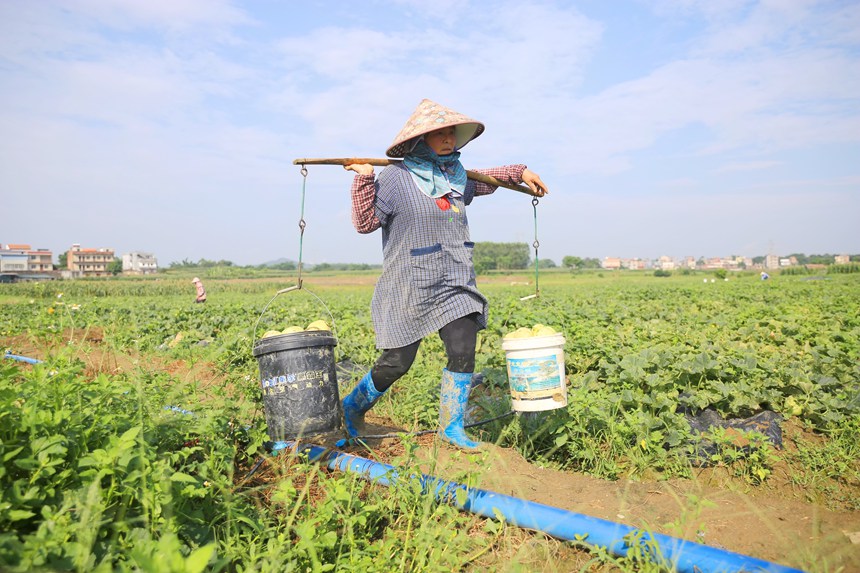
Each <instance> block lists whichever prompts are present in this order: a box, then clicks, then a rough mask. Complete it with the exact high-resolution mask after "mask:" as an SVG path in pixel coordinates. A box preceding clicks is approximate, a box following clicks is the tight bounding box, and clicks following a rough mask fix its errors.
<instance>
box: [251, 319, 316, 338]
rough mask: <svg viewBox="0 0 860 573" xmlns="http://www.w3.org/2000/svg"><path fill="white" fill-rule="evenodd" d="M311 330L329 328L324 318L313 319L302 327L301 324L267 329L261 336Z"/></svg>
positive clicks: (266, 336)
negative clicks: (280, 328) (281, 328)
mask: <svg viewBox="0 0 860 573" xmlns="http://www.w3.org/2000/svg"><path fill="white" fill-rule="evenodd" d="M313 330H331V328H329V327H328V324H327V323H326V321H324V320H315V321H313V322H312V323H310V324H309V325H308V326H307V328H302V327H301V326H288V327H286V328H285V329H283V330H267V331H266V333H265V334H264V335H263V338H269V337H270V336H277V335H279V334H290V333H292V332H310V331H313Z"/></svg>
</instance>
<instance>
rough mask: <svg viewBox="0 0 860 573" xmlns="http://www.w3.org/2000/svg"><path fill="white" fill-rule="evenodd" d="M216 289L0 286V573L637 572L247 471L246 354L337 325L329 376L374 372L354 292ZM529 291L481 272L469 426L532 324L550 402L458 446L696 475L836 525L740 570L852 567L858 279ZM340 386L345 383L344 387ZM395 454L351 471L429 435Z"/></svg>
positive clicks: (345, 478) (250, 433) (322, 485)
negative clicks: (768, 563)
mask: <svg viewBox="0 0 860 573" xmlns="http://www.w3.org/2000/svg"><path fill="white" fill-rule="evenodd" d="M212 273H213V275H214V276H212V277H209V278H208V279H207V278H206V277H204V280H205V282H206V285H207V290H208V293H209V300H208V302H207V303H206V304H202V305H195V304H193V289H192V288H191V287H190V281H189V278H188V277H185V276H170V275H168V276H166V277H165V276H164V275H162V276H160V277H159V278H157V279H155V278H151V279H150V278H147V279H128V278H122V279H112V280H82V281H58V282H50V283H33V284H14V285H2V286H0V346H2V347H3V349H4V351H8V352H11V353H12V354H15V355H19V356H27V357H33V358H38V359H40V360H43V362H42V363H39V364H34V365H31V364H28V363H26V362H22V361H17V360H11V359H6V360H3V361H2V362H0V402H2V404H0V416H2V424H0V452H2V456H3V463H2V466H0V570H9V571H39V570H45V571H54V570H63V571H65V570H72V571H177V572H179V571H187V572H195V571H204V570H206V571H241V572H246V571H287V570H297V571H306V570H309V571H327V570H360V571H394V570H402V571H446V572H447V571H452V570H484V569H487V568H491V569H497V570H508V571H520V570H521V571H534V570H546V571H555V570H565V571H567V570H585V571H611V570H622V571H639V570H648V567H651V566H650V565H648V566H646V565H645V564H643V563H641V562H637V561H636V556H635V555H631V556H630V557H625V558H619V557H613V556H610V555H608V554H606V553H605V552H602V551H592V552H590V553H589V552H587V551H583V550H581V549H580V548H578V547H575V546H574V544H569V543H568V544H563V543H559V542H557V541H554V540H552V539H549V538H545V537H543V536H540V535H537V536H536V535H535V534H532V533H526V532H523V531H521V530H518V529H516V528H513V527H510V526H507V525H505V524H504V523H499V522H497V521H494V520H485V519H482V518H478V517H476V516H473V515H469V514H466V513H462V512H460V511H458V510H457V509H455V508H454V507H451V506H450V505H446V504H443V503H438V502H435V501H434V500H433V499H432V497H429V496H426V495H423V494H422V491H421V488H420V486H418V485H417V484H416V483H413V482H410V481H409V480H401V481H400V482H398V483H397V484H395V485H394V486H393V487H392V488H390V489H389V488H381V487H378V486H374V485H372V484H368V483H367V482H365V481H363V480H360V479H357V478H356V477H354V476H352V475H348V474H340V473H333V472H329V471H328V470H325V469H324V468H320V467H319V466H317V465H315V464H313V463H308V462H307V461H306V460H303V459H302V458H301V457H291V456H287V455H281V456H274V457H272V456H268V454H267V453H266V451H265V444H266V442H267V441H268V437H267V435H266V424H265V419H264V416H263V413H262V402H261V398H260V392H259V385H258V371H257V364H256V361H255V360H254V358H253V356H252V353H251V348H252V343H253V340H254V339H255V337H259V336H260V335H261V334H262V333H263V332H265V331H266V330H269V329H271V328H277V329H283V328H284V327H286V326H288V325H293V324H297V325H305V324H307V323H309V322H311V321H313V320H318V319H323V320H326V321H327V322H329V323H330V324H333V325H334V330H335V335H336V337H337V339H338V345H337V348H336V358H337V360H338V362H339V364H340V366H341V371H342V372H346V371H351V372H354V373H355V374H356V375H360V374H361V373H363V371H366V369H367V368H368V367H369V366H370V365H371V364H372V363H373V361H374V359H375V358H376V356H377V350H376V349H375V347H374V342H373V332H372V327H371V321H370V311H369V307H370V297H371V294H372V282H373V276H372V275H361V274H356V275H352V274H341V275H333V276H327V277H326V276H320V277H314V276H312V277H311V278H306V279H305V283H304V286H305V287H306V288H305V289H304V290H301V291H292V292H288V293H285V294H283V295H280V296H278V297H276V298H275V299H274V300H272V297H273V295H274V293H275V292H276V291H277V290H278V289H280V288H283V287H285V286H289V285H291V284H293V283H292V279H291V278H290V277H284V278H271V279H260V278H257V279H241V278H230V279H226V278H224V279H219V278H218V276H217V269H213V270H212ZM530 278H533V277H527V276H519V277H518V276H510V277H508V276H498V275H497V276H493V277H483V278H479V286H480V287H481V289H482V290H483V291H484V292H485V294H486V295H487V296H488V298H489V299H490V301H491V308H490V323H489V326H488V328H487V329H486V330H485V331H482V332H481V333H480V337H479V347H478V357H477V365H476V371H478V372H481V373H483V375H484V384H483V385H482V386H480V387H479V388H477V389H476V390H475V392H473V396H472V403H473V404H474V405H475V406H476V407H475V409H474V410H473V412H472V415H473V417H476V418H478V419H485V418H491V417H494V416H498V415H501V414H505V413H506V412H508V411H509V410H510V400H509V398H510V397H509V394H508V386H507V376H506V369H505V368H506V358H505V352H504V351H503V350H502V347H501V340H502V336H503V335H504V334H505V333H507V332H510V331H512V330H514V329H516V328H517V327H520V326H531V325H533V324H536V323H541V324H546V325H549V326H552V327H553V328H555V329H556V330H558V331H559V332H562V333H563V334H564V336H565V339H566V345H565V363H566V364H565V366H566V370H567V374H568V381H569V387H568V406H567V407H566V408H564V409H560V410H554V411H551V412H547V413H542V414H539V415H529V416H519V415H517V416H507V417H503V418H501V419H500V420H498V421H495V422H492V423H490V424H486V425H483V426H481V427H480V429H476V430H474V431H473V435H476V436H480V437H481V439H482V440H484V441H487V442H492V443H495V444H496V445H497V446H498V449H500V450H503V451H507V452H511V453H515V454H516V455H518V456H521V457H522V458H523V459H525V460H528V462H530V463H531V464H533V465H534V467H541V468H547V469H551V470H553V471H556V472H561V474H559V475H562V474H571V475H573V474H576V475H579V476H583V475H584V476H590V477H591V478H594V479H599V480H601V481H603V482H612V483H614V482H616V481H617V482H619V483H621V482H622V481H623V482H625V483H628V482H630V481H631V480H632V481H633V482H642V483H660V482H669V481H672V482H673V483H675V482H679V483H680V482H686V483H700V482H701V481H702V480H703V479H705V476H707V479H708V480H709V483H717V482H718V483H719V484H720V485H721V487H725V488H727V489H731V490H732V491H738V490H741V491H743V492H744V493H745V494H748V495H749V496H750V499H751V500H752V501H751V502H750V503H752V504H755V503H756V502H755V500H756V499H757V496H764V495H768V494H774V495H775V496H777V497H780V498H786V499H791V500H792V501H793V502H797V503H803V504H807V505H808V506H810V507H815V508H821V509H820V511H821V512H833V514H834V515H837V514H838V516H839V518H840V520H841V521H840V527H841V528H842V529H844V528H846V527H847V528H848V531H845V532H844V533H845V534H844V535H842V534H839V535H837V538H838V539H829V540H827V541H826V542H825V541H824V540H823V539H819V540H817V541H815V542H810V543H809V546H801V547H798V548H797V551H795V552H794V553H792V554H790V555H789V554H786V555H780V554H774V553H772V552H770V553H769V552H768V551H767V550H765V549H762V550H761V554H760V555H758V556H759V557H761V558H766V559H775V560H777V561H779V562H781V563H785V564H788V565H792V566H795V567H801V568H804V569H806V570H809V571H839V570H840V567H843V568H844V569H842V570H845V571H848V570H851V568H852V567H858V568H860V558H858V557H857V553H858V547H860V546H858V545H856V544H853V545H852V541H851V539H852V538H851V536H850V535H849V534H852V533H854V532H860V461H858V459H859V458H860V296H858V295H860V275H855V274H846V275H833V276H827V277H802V276H777V277H774V278H772V279H771V280H769V281H760V280H758V277H757V275H754V274H748V275H730V276H729V279H728V280H725V281H723V280H716V281H714V280H711V279H712V278H713V276H712V275H706V274H691V275H687V276H673V277H668V278H658V277H654V276H651V275H646V274H636V273H594V274H569V273H566V272H565V273H544V275H543V276H542V277H541V293H540V294H541V296H540V297H538V298H533V299H530V300H520V297H523V296H524V295H528V294H530V293H531V292H533V289H534V287H533V285H524V284H522V283H524V282H525V281H528V280H529V279H530ZM530 289H532V290H530ZM267 304H268V306H267ZM444 364H445V360H444V347H443V345H442V343H441V341H440V340H439V339H438V337H436V336H432V337H429V338H427V339H426V340H425V341H424V342H423V343H422V346H421V349H420V351H419V355H418V357H417V359H416V361H415V364H414V366H413V368H412V370H410V372H409V373H408V374H407V375H406V376H405V377H404V378H403V379H402V380H400V381H399V382H398V383H397V385H396V386H395V388H394V390H393V391H392V392H390V393H389V394H388V395H386V397H385V398H384V399H383V400H382V401H381V402H380V404H379V405H378V406H377V408H375V409H374V414H375V415H376V416H377V417H378V418H377V419H378V420H381V421H384V423H385V424H387V425H390V426H393V427H397V428H400V429H403V430H405V431H413V430H422V429H428V428H434V427H435V425H436V422H437V417H438V391H439V390H438V385H439V376H440V371H441V368H442V367H443V366H444ZM355 381H356V378H355V377H350V376H342V377H341V379H340V380H339V382H340V385H341V392H344V391H348V389H349V388H350V387H351V385H352V384H354V383H355ZM703 411H707V412H711V414H712V415H713V416H715V417H717V418H720V419H741V418H748V417H750V416H753V415H755V414H757V413H761V412H773V413H775V414H778V415H779V418H775V419H776V420H777V421H778V423H779V424H780V426H781V428H782V430H783V432H782V436H781V437H782V441H783V443H782V445H781V447H778V445H777V444H776V443H775V442H774V440H773V436H772V435H770V434H768V433H767V432H764V431H761V432H752V433H743V434H739V433H738V432H737V431H731V430H730V429H726V428H714V429H713V430H712V431H710V432H708V433H706V434H700V433H698V432H697V431H695V429H694V428H693V427H692V426H691V423H690V420H691V416H692V415H693V414H698V413H701V412H703ZM396 442H397V446H396V447H390V446H385V447H384V448H381V449H380V450H379V451H376V452H374V451H371V452H364V453H361V455H369V456H371V457H372V456H374V455H375V456H377V457H379V458H380V459H384V461H386V462H388V463H392V464H394V465H396V466H398V467H404V468H406V469H407V470H408V469H410V468H418V467H419V466H420V467H421V469H422V471H426V470H427V467H426V461H427V456H428V452H429V455H431V456H432V455H434V453H433V452H434V451H435V448H436V446H435V445H433V444H432V440H431V442H430V443H428V441H427V440H416V439H413V438H408V437H407V438H404V439H403V440H396ZM449 454H450V452H449ZM454 457H457V456H456V455H455V456H454ZM262 458H266V460H265V462H266V463H264V464H263V465H262V466H260V468H259V470H257V471H255V472H253V473H252V472H251V471H250V470H251V468H252V467H253V466H254V464H255V462H258V461H260V460H261V459H262ZM458 460H459V464H460V465H459V468H460V471H461V472H462V473H461V474H460V475H458V476H457V477H458V478H459V479H460V481H463V482H466V483H477V484H480V483H482V480H484V478H485V477H486V476H482V468H483V467H484V463H485V462H486V457H482V455H481V454H469V455H463V456H459V458H458ZM408 473H409V472H408V471H406V472H404V475H408ZM507 493H510V492H507ZM687 499H688V500H689V499H692V498H691V497H688V498H687ZM702 505H704V503H703V501H702V500H699V506H702ZM688 509H689V508H688ZM814 511H818V510H814ZM814 511H813V513H814ZM684 515H685V516H686V518H685V519H688V520H689V521H690V523H683V524H681V523H676V524H675V526H676V527H674V528H672V527H668V526H666V527H662V526H664V525H665V524H647V525H649V526H654V527H656V528H658V529H659V528H661V527H662V529H663V530H664V531H668V532H669V533H672V534H678V535H685V536H687V535H688V536H690V538H692V539H697V537H696V536H697V535H698V539H699V540H702V539H704V540H705V542H707V540H708V538H707V537H706V535H707V534H708V532H707V531H704V529H705V527H704V526H703V525H702V523H699V521H698V518H697V517H696V516H695V515H694V512H692V510H691V511H687V512H686V513H684ZM694 521H695V523H693V522H694ZM846 524H847V525H846ZM633 525H635V526H637V527H639V526H644V525H646V524H642V523H634V524H633ZM682 525H683V526H684V527H681V526H682ZM773 525H774V527H775V529H779V527H781V526H780V525H779V524H773ZM687 526H690V527H691V533H689V534H688V532H687V529H688V527H687ZM699 530H702V531H699ZM759 535H760V536H761V538H762V539H764V540H766V539H767V536H768V535H776V534H775V533H773V532H771V533H770V534H769V533H768V532H767V531H763V532H759ZM857 536H858V537H860V533H857ZM538 564H539V565H538ZM652 570H657V571H659V570H662V569H660V568H659V566H655V568H653V569H652Z"/></svg>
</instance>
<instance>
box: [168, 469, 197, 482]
mask: <svg viewBox="0 0 860 573" xmlns="http://www.w3.org/2000/svg"><path fill="white" fill-rule="evenodd" d="M170 481H181V482H183V483H197V478H195V477H194V476H190V475H188V474H184V473H182V472H175V473H174V474H173V475H171V476H170Z"/></svg>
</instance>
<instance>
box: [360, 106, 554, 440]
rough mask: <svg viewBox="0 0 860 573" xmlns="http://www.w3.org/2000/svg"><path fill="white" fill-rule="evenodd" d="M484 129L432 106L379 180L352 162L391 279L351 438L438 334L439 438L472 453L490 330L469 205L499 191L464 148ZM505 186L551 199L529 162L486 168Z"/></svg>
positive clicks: (376, 314)
mask: <svg viewBox="0 0 860 573" xmlns="http://www.w3.org/2000/svg"><path fill="white" fill-rule="evenodd" d="M483 131H484V125H483V124H482V123H480V122H478V121H475V120H474V119H470V118H468V117H466V116H464V115H462V114H460V113H457V112H455V111H453V110H450V109H448V108H446V107H444V106H441V105H439V104H437V103H434V102H432V101H430V100H426V99H425V100H423V101H422V102H421V103H420V104H419V105H418V108H417V109H416V110H415V112H414V113H413V114H412V116H411V117H410V118H409V120H408V121H407V122H406V125H405V126H404V127H403V129H402V130H401V131H400V133H399V134H398V135H397V137H395V139H394V143H393V144H392V145H391V147H389V148H388V151H387V152H386V155H388V157H394V158H397V157H403V161H402V162H399V163H396V164H393V165H389V166H388V167H386V168H385V169H383V170H382V172H381V173H380V174H379V177H378V178H377V177H375V175H374V171H373V166H372V165H369V164H352V165H345V166H344V168H345V169H347V170H349V171H354V172H355V173H356V175H355V178H354V179H353V182H352V222H353V225H355V228H356V230H357V231H358V232H359V233H371V232H373V231H375V230H376V229H382V254H383V268H382V275H381V276H380V278H379V281H378V282H377V283H376V288H375V289H374V293H373V300H372V303H371V315H372V319H373V328H374V330H375V332H376V346H377V348H379V349H381V350H382V354H381V355H380V356H379V358H378V359H377V360H376V363H375V364H374V365H373V367H372V368H371V370H370V372H368V373H367V374H366V375H365V376H364V377H363V378H362V379H361V380H360V381H359V382H358V385H357V386H356V387H355V389H353V391H352V392H351V393H350V394H349V395H348V396H347V397H346V398H344V400H343V410H344V417H345V421H346V429H347V432H348V433H349V435H350V436H352V437H355V436H358V435H359V434H360V433H361V432H363V430H364V415H365V413H366V412H367V411H368V410H370V408H372V407H373V405H374V404H375V403H376V402H377V401H378V400H379V399H380V398H381V397H382V395H383V394H384V393H385V392H386V391H387V390H388V389H389V388H390V387H391V385H392V384H393V383H394V382H395V381H396V380H397V379H399V378H400V377H401V376H403V375H404V374H406V372H408V371H409V368H410V367H411V366H412V363H413V361H414V360H415V355H416V353H417V352H418V346H419V344H420V343H421V339H423V338H424V337H425V336H427V335H429V334H431V333H433V332H438V333H439V337H440V338H441V339H442V342H443V343H444V344H445V351H446V354H447V357H448V363H447V366H446V367H445V368H444V369H443V370H442V386H441V398H440V405H439V427H440V430H439V436H440V437H441V438H442V439H443V440H445V441H446V442H448V443H450V444H453V445H455V446H457V447H460V448H464V449H475V448H477V447H479V443H478V442H475V441H473V440H471V439H469V437H468V436H467V435H466V432H465V430H464V428H463V417H464V414H465V410H466V401H467V399H468V396H469V388H470V385H471V381H472V373H473V371H474V369H475V345H476V342H477V335H478V331H479V330H481V329H483V328H485V327H486V326H487V307H488V304H487V299H486V298H485V297H484V296H483V295H482V294H481V293H480V292H479V291H478V288H477V286H476V283H475V268H474V266H473V264H472V248H473V246H474V243H472V241H471V240H470V238H469V224H468V219H467V218H466V206H467V205H470V204H471V203H472V199H474V198H475V196H478V195H490V194H491V193H493V192H494V191H495V190H496V187H494V186H491V185H488V184H486V183H479V182H475V181H472V180H468V179H467V177H466V170H465V169H464V168H463V165H462V164H461V163H460V151H459V150H460V149H462V148H463V147H464V146H465V145H466V144H467V143H468V142H470V141H471V140H473V139H475V138H476V137H478V136H479V135H481V133H483ZM480 172H481V173H484V174H485V175H490V176H493V177H496V178H497V179H499V180H501V181H504V182H506V183H515V184H519V183H526V184H527V185H528V186H529V188H531V190H532V192H533V193H534V194H535V195H536V196H538V197H542V196H544V195H545V194H546V193H547V188H546V185H544V183H543V181H541V178H540V177H539V176H538V175H537V174H536V173H534V172H533V171H530V170H529V169H527V168H526V166H525V165H508V166H505V167H497V168H493V169H486V170H480Z"/></svg>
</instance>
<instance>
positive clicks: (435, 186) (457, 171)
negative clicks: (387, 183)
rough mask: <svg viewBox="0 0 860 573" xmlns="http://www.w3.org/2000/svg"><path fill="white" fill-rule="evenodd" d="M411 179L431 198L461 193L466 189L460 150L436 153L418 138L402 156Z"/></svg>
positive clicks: (464, 171) (464, 170)
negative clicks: (446, 153) (442, 153)
mask: <svg viewBox="0 0 860 573" xmlns="http://www.w3.org/2000/svg"><path fill="white" fill-rule="evenodd" d="M403 163H404V165H406V168H407V169H408V170H409V172H410V173H411V174H412V179H413V180H414V181H415V183H416V184H417V185H418V188H419V189H420V190H421V192H422V193H424V194H425V195H427V196H428V197H431V198H433V199H436V198H439V197H444V196H445V195H447V194H448V193H455V194H457V195H462V194H463V191H464V190H465V189H466V169H465V168H464V167H463V164H462V163H460V152H459V151H455V152H454V153H449V154H448V155H437V154H436V152H435V151H433V150H432V149H430V146H429V145H427V143H426V142H425V141H424V140H423V139H420V140H418V143H416V144H415V147H414V148H412V151H410V152H409V153H407V154H406V156H405V157H404V158H403Z"/></svg>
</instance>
